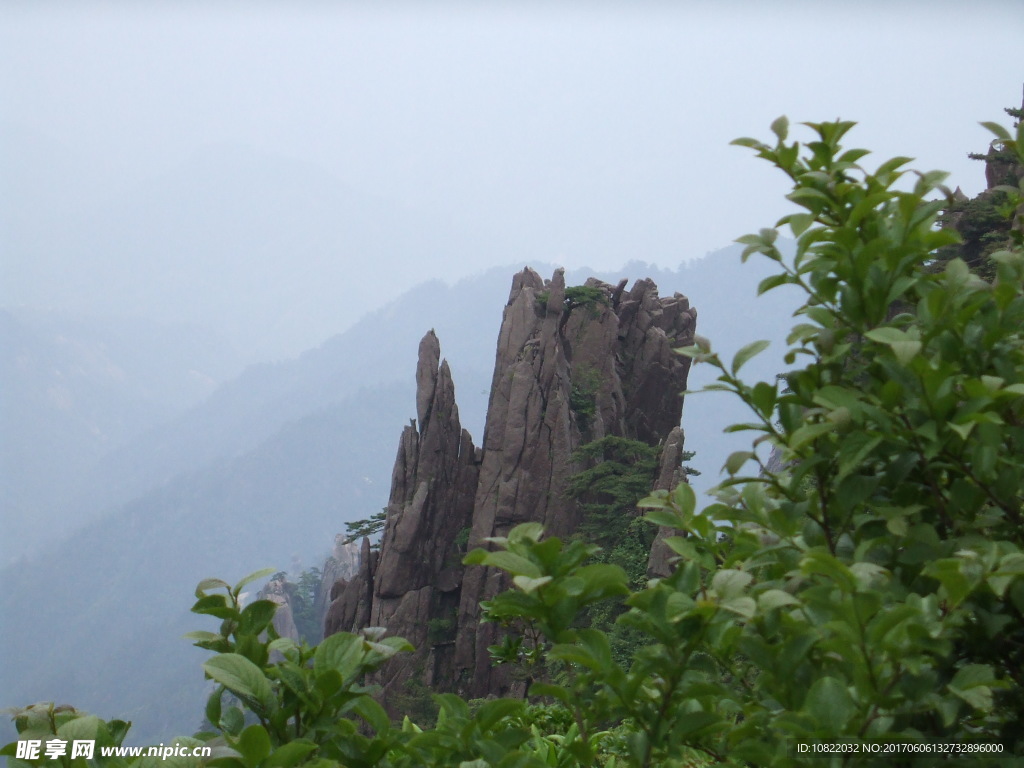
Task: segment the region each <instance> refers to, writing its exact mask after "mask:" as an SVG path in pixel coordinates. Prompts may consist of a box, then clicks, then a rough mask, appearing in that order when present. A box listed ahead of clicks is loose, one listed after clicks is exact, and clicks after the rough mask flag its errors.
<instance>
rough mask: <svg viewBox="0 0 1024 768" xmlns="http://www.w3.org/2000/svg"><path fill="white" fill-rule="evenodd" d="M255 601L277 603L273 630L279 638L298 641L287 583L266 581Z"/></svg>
mask: <svg viewBox="0 0 1024 768" xmlns="http://www.w3.org/2000/svg"><path fill="white" fill-rule="evenodd" d="M256 599H257V600H270V601H271V602H272V603H277V611H276V612H275V613H274V629H275V630H276V631H277V634H278V636H279V637H287V638H291V639H292V640H298V639H299V630H298V627H296V626H295V615H294V614H293V613H292V600H291V595H290V594H289V593H288V583H287V582H286V581H285V580H284V579H280V578H278V579H271V580H270V581H268V582H267V583H266V585H265V586H264V587H263V589H261V590H260V591H259V592H258V593H257V595H256Z"/></svg>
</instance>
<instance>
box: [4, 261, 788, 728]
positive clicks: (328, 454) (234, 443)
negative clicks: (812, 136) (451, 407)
mask: <svg viewBox="0 0 1024 768" xmlns="http://www.w3.org/2000/svg"><path fill="white" fill-rule="evenodd" d="M737 251H738V249H729V250H727V251H724V252H722V253H719V254H715V255H713V256H709V257H707V258H705V259H703V260H700V261H698V262H696V263H694V264H692V265H690V266H688V267H686V268H683V269H680V270H677V271H671V270H660V269H657V268H654V267H650V266H648V265H644V264H642V263H633V264H630V265H627V266H625V267H624V268H623V269H622V270H620V271H619V272H616V273H614V274H606V275H603V276H602V277H604V278H606V279H608V280H609V281H613V282H614V281H617V280H618V279H620V278H621V277H630V278H631V279H636V278H637V277H651V278H653V279H654V280H655V281H656V282H657V283H658V284H659V286H660V287H661V291H662V292H663V293H671V292H673V291H675V290H678V291H680V292H683V293H685V294H686V295H688V296H689V297H690V298H691V302H692V303H693V304H694V305H695V306H697V307H698V325H699V328H700V330H701V332H702V333H703V334H705V335H708V336H710V337H711V338H712V339H714V340H715V343H716V344H718V343H719V341H718V340H719V339H721V342H720V343H721V347H722V349H723V354H730V353H731V350H733V349H735V348H737V347H738V346H740V345H741V341H743V340H752V339H753V337H754V336H757V337H758V338H762V337H765V336H766V335H769V336H770V335H774V336H775V337H776V338H777V337H778V336H779V335H780V334H781V333H782V330H781V329H783V328H785V327H788V311H787V308H786V306H785V302H784V301H782V297H773V296H771V295H769V296H767V297H764V298H762V299H760V300H758V301H757V302H756V303H755V300H754V298H753V297H754V294H755V286H756V283H757V280H758V278H759V276H760V275H762V274H763V273H764V270H765V268H764V266H763V265H756V264H751V265H747V266H746V267H743V268H740V266H739V259H738V252H737ZM533 266H534V267H535V268H537V269H539V270H542V272H547V273H550V272H551V271H553V269H554V267H553V266H551V265H540V264H535V265H533ZM516 269H517V266H510V267H508V268H498V269H493V270H489V271H488V272H486V273H484V274H482V275H480V276H478V277H476V278H472V279H467V280H463V281H460V282H457V283H455V284H454V285H449V284H447V283H444V282H442V281H432V282H428V283H424V284H422V285H420V286H417V287H416V288H414V289H413V290H411V291H409V292H407V293H405V294H403V295H401V296H398V297H395V298H393V299H392V300H391V301H389V302H387V303H385V304H384V305H383V306H382V307H380V308H379V309H378V310H376V311H375V312H372V313H370V314H368V315H367V316H365V317H364V318H363V319H362V320H361V321H360V322H358V323H357V324H355V325H354V326H352V327H351V328H350V329H349V330H348V331H346V332H345V333H343V334H340V335H338V336H336V337H333V338H331V339H329V340H328V341H326V342H325V343H324V344H322V345H320V346H319V347H317V348H315V349H311V350H309V351H307V352H306V353H304V354H303V355H301V356H299V357H298V358H295V359H292V360H288V361H284V362H279V363H274V364H263V365H257V366H252V367H249V368H247V369H246V370H245V371H244V372H243V373H241V374H240V375H239V376H237V377H235V378H233V379H231V380H229V381H227V382H225V383H224V384H222V385H221V386H220V387H219V388H218V389H217V390H215V391H214V392H213V393H212V394H210V395H209V396H208V397H206V398H205V399H204V400H202V401H201V402H199V403H198V404H197V405H194V406H193V407H192V408H189V409H187V410H185V411H184V412H183V413H181V414H179V415H177V416H175V417H174V418H171V419H170V420H167V421H165V422H163V423H161V424H159V425H157V426H153V427H150V428H148V429H144V430H142V431H140V432H139V433H138V434H136V435H135V436H133V437H130V438H128V439H126V440H125V441H124V442H123V443H122V444H121V445H120V446H119V447H116V448H113V449H111V450H109V451H107V452H106V453H103V455H101V456H100V457H99V458H98V459H95V460H94V461H93V462H92V464H91V465H90V468H89V469H88V470H83V471H81V472H80V473H79V474H78V475H77V476H76V477H73V478H63V480H62V482H64V483H65V484H66V485H67V487H66V488H65V489H64V492H63V494H62V497H63V498H65V499H68V498H71V499H73V500H72V501H69V502H67V503H66V504H64V505H63V506H62V507H61V511H62V512H63V513H64V514H65V515H66V517H65V518H64V519H63V521H62V523H61V524H60V526H59V530H60V531H61V533H62V534H64V540H63V542H62V543H54V542H53V540H54V538H56V536H57V535H59V534H56V533H55V531H54V529H53V527H52V526H45V527H44V529H43V530H41V531H40V530H36V531H32V532H31V534H32V535H33V536H35V538H36V540H37V541H45V543H46V548H45V549H44V550H41V551H39V552H37V553H36V554H35V555H34V556H32V557H30V558H27V559H25V558H22V559H21V560H19V561H18V562H16V563H14V564H10V565H8V567H6V568H5V569H4V570H3V578H4V580H5V583H6V584H8V585H9V588H8V589H5V590H4V591H3V593H2V598H0V600H2V603H0V610H2V611H3V612H4V615H5V616H9V617H12V618H13V620H14V621H16V622H18V623H19V624H21V623H22V622H23V623H24V624H22V625H25V626H27V625H31V624H32V623H34V622H39V621H46V622H49V623H50V624H52V625H60V626H66V627H68V628H72V627H73V628H74V631H69V632H57V633H44V634H43V635H42V636H39V635H37V634H35V633H25V634H14V635H11V636H5V640H4V643H5V645H6V646H7V647H6V652H7V653H8V654H9V655H8V656H7V657H8V658H21V659H25V660H26V661H25V663H23V664H20V665H18V666H16V667H11V666H7V667H4V668H3V672H2V674H3V678H2V679H0V690H4V691H8V692H10V695H11V696H12V700H13V701H12V703H13V702H17V701H30V700H37V699H48V698H55V699H59V700H62V701H64V700H67V701H74V702H76V704H77V705H79V706H83V707H85V708H87V709H94V710H97V711H100V712H103V713H105V714H107V715H109V716H114V715H115V714H118V713H120V714H121V715H125V716H129V717H132V718H133V719H134V720H135V721H136V724H137V727H138V731H137V735H138V738H142V739H145V738H146V737H151V738H157V737H166V736H167V735H168V734H170V733H172V732H180V731H182V730H183V729H184V730H188V729H190V728H193V727H195V724H193V723H188V722H183V721H182V718H184V717H186V713H190V712H197V711H199V710H198V709H197V706H198V702H199V699H200V698H201V693H202V682H201V677H202V676H201V672H200V670H199V666H198V665H199V663H200V661H201V654H200V653H199V652H198V651H192V650H191V649H189V647H188V643H187V642H186V641H184V640H182V639H180V635H181V634H182V633H183V632H184V631H187V630H188V629H193V628H197V627H198V625H197V624H196V622H194V621H191V619H190V617H189V616H188V615H187V614H186V613H185V612H186V611H187V608H188V605H189V604H190V599H191V598H190V596H191V591H192V588H193V587H194V584H195V582H197V581H198V580H199V579H201V578H203V577H206V576H212V575H217V576H220V577H223V578H227V579H233V578H238V577H240V576H241V575H244V573H247V572H248V571H251V570H255V569H257V568H261V567H264V566H268V565H269V566H273V567H279V568H285V569H287V568H289V567H291V564H293V563H294V562H295V561H296V560H298V561H300V562H301V563H302V565H303V567H308V566H311V565H319V564H320V563H321V562H322V559H323V557H324V556H325V555H326V553H327V551H328V549H329V547H330V545H331V543H332V541H333V536H334V534H335V533H338V532H340V531H342V530H343V529H344V523H345V522H346V521H349V520H353V519H358V518H362V517H366V516H368V515H370V514H372V513H374V512H376V511H377V510H379V509H380V508H381V507H382V506H383V505H384V504H385V503H386V500H387V493H388V484H389V477H388V475H389V472H390V467H391V464H392V462H393V458H394V452H395V450H396V447H397V441H398V435H399V433H400V430H401V427H402V425H403V424H404V423H406V422H407V420H408V419H409V418H410V417H411V416H413V415H414V412H415V404H414V385H413V370H414V366H415V359H416V357H415V350H416V345H417V343H418V341H419V339H420V337H421V336H422V334H423V333H424V332H425V331H426V330H428V329H430V328H434V329H435V330H436V332H437V334H438V336H439V338H440V339H441V344H442V354H444V355H445V356H446V357H447V358H448V360H449V361H450V364H451V366H452V371H453V376H454V378H455V385H456V388H457V392H458V397H459V401H460V406H461V410H462V411H463V414H464V417H463V418H464V422H465V424H466V425H467V426H468V428H469V429H470V430H471V431H472V432H474V434H476V435H479V434H480V429H481V425H482V421H483V412H484V409H485V407H486V401H487V392H488V388H489V386H490V377H491V368H492V366H493V361H494V346H495V343H496V338H495V337H496V333H497V328H498V325H499V322H500V314H501V310H502V308H503V306H504V303H505V299H506V297H507V294H508V288H509V283H510V280H511V276H512V274H513V272H514V271H515V270H516ZM587 276H589V274H583V273H581V272H572V273H569V274H568V275H567V282H568V283H569V284H575V283H578V282H582V280H583V279H585V277H587ZM723 286H728V287H727V288H726V287H723ZM705 307H706V309H705ZM750 317H756V318H758V320H757V322H756V323H755V324H754V325H755V327H753V328H752V327H749V326H750V325H751V324H750V322H749V320H748V319H747V318H750ZM769 331H770V332H771V333H767V334H766V332H769ZM751 334H753V335H751ZM733 339H735V341H733ZM154 343H156V342H155V341H154ZM776 347H778V345H777V344H776ZM158 358H159V359H161V360H166V359H167V358H165V357H163V356H158ZM758 362H759V363H760V369H759V370H756V369H755V368H754V364H753V363H752V364H751V373H752V374H753V373H760V374H761V375H763V376H767V377H771V376H772V375H774V373H775V372H776V371H778V370H780V369H781V362H780V361H779V360H778V356H777V355H776V356H775V358H770V357H768V356H766V357H765V359H764V360H763V361H762V360H759V361H758ZM701 375H702V372H701V371H700V366H698V367H697V368H696V369H695V370H694V374H693V376H692V378H691V382H692V383H693V385H694V386H697V385H698V382H699V380H700V378H701ZM15 378H17V377H15ZM101 383H102V382H98V384H97V385H99V384H101ZM716 397H717V398H719V399H721V398H720V396H719V395H701V396H694V397H691V398H690V399H688V401H687V405H686V407H685V412H684V424H685V426H686V429H687V433H688V447H689V448H690V449H692V450H696V451H697V452H698V457H697V458H696V459H695V460H694V461H693V462H692V463H693V464H694V465H695V466H697V467H699V468H700V469H701V470H702V471H703V472H704V475H703V476H702V478H698V482H699V484H700V485H699V487H707V486H708V485H709V484H710V483H712V482H713V480H714V477H715V476H717V472H718V470H719V468H720V466H721V462H722V461H723V459H724V455H725V454H726V453H727V452H728V450H730V448H729V446H728V445H727V444H726V443H723V441H722V439H721V435H720V434H718V433H720V431H721V428H722V426H724V424H725V423H728V421H734V420H736V418H734V413H730V412H729V411H728V409H725V408H723V407H722V404H721V403H716V402H715V400H714V399H712V398H716ZM60 413H62V414H63V415H65V416H68V417H70V416H71V415H72V414H73V413H74V411H73V410H72V411H71V412H68V411H61V412H60ZM50 415H51V416H52V415H53V414H50ZM723 420H724V421H723ZM29 434H31V430H29ZM40 450H42V449H40ZM81 463H82V464H83V465H84V464H88V462H86V461H83V462H81ZM190 621H191V623H190ZM136 649H143V651H142V652H141V653H136ZM83 658H88V659H90V661H89V663H88V664H87V665H85V666H84V667H83V664H82V659H83ZM155 659H159V660H160V661H159V663H157V662H156V661H155ZM32 660H35V661H32ZM126 675H127V676H128V677H130V678H131V679H133V680H135V682H134V683H133V684H132V685H131V686H130V690H128V689H127V688H126V687H125V686H124V684H123V681H124V680H125V679H126ZM188 680H192V681H193V682H192V683H191V684H188V683H187V682H183V681H188ZM169 689H171V690H174V691H175V694H174V695H166V693H160V691H161V690H164V691H166V690H169Z"/></svg>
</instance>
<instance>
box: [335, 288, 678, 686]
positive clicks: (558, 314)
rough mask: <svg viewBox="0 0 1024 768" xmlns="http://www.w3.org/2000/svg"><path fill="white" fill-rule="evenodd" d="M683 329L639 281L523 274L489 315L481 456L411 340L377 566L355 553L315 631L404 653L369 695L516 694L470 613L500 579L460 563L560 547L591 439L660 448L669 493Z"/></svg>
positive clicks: (433, 357)
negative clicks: (545, 542) (503, 549)
mask: <svg viewBox="0 0 1024 768" xmlns="http://www.w3.org/2000/svg"><path fill="white" fill-rule="evenodd" d="M695 323H696V312H695V311H694V310H693V309H691V308H690V306H689V302H688V300H687V299H686V297H684V296H682V295H680V294H675V295H674V296H672V297H664V298H663V297H660V296H659V295H658V290H657V286H655V285H654V283H653V282H652V281H650V280H641V281H637V282H636V283H635V284H634V285H633V287H632V288H630V289H629V290H627V288H626V281H622V282H621V283H620V284H619V285H617V286H612V285H609V284H607V283H603V282H600V281H598V280H595V279H590V280H588V281H587V283H586V284H585V285H584V286H576V287H571V288H567V287H566V285H565V282H564V278H563V275H562V272H561V270H559V271H557V272H556V273H555V275H554V276H553V277H552V279H551V280H548V281H545V280H543V279H541V277H540V276H539V275H538V274H537V273H535V272H533V271H532V270H529V269H527V270H524V271H523V272H521V273H519V274H518V275H516V276H515V277H514V279H513V282H512V290H511V292H510V294H509V299H508V303H507V305H506V307H505V312H504V317H503V320H502V325H501V330H500V333H499V339H498V349H497V355H496V359H495V365H494V377H493V380H492V386H491V395H490V402H489V406H488V411H487V421H486V427H485V432H484V439H483V444H482V447H476V446H475V445H474V444H473V441H472V439H471V437H470V435H469V433H468V432H466V431H465V430H464V429H462V427H461V425H460V422H459V413H458V407H457V405H456V403H455V390H454V385H453V383H452V377H451V372H450V370H449V368H448V364H447V362H445V361H442V360H441V357H440V344H439V342H438V340H437V338H436V336H435V335H434V333H433V332H430V333H428V334H427V335H426V336H425V337H424V339H423V341H422V342H421V343H420V349H419V361H418V363H417V367H416V382H417V394H416V412H417V418H416V420H415V421H413V422H412V423H411V424H410V425H409V426H407V427H406V428H405V430H404V432H403V434H402V438H401V441H400V444H399V450H398V456H397V459H396V462H395V469H394V473H393V475H392V486H391V496H390V500H389V503H388V508H387V522H386V527H385V530H384V534H383V538H382V542H381V548H380V552H379V555H375V553H371V552H370V548H369V544H368V543H364V546H363V558H362V562H361V566H360V571H359V574H358V575H356V576H355V577H354V578H352V579H351V580H349V581H344V580H342V581H338V582H336V583H335V585H334V588H333V589H332V594H331V598H332V601H333V602H332V603H331V605H330V608H329V610H328V614H327V620H326V625H325V631H326V633H327V634H331V633H333V632H338V631H350V630H352V629H356V628H359V627H363V626H385V627H387V628H388V631H389V633H391V634H395V635H401V636H403V637H406V638H407V639H409V641H410V642H412V644H413V645H415V646H416V648H417V651H416V653H414V654H410V655H407V656H405V657H403V658H400V659H399V660H398V661H397V662H393V663H391V664H390V665H389V666H388V667H387V668H386V670H385V672H384V673H383V674H382V676H381V679H380V680H379V682H380V683H382V684H383V685H384V689H385V694H387V692H388V691H389V690H391V691H393V690H396V689H397V686H400V685H402V684H403V683H404V682H407V681H409V680H410V679H414V678H416V679H420V680H422V682H423V683H425V684H426V685H428V686H430V687H432V688H435V689H440V690H456V691H458V692H460V693H461V694H463V695H467V696H471V697H476V696H484V695H487V694H490V693H494V694H499V695H500V694H504V693H510V692H511V693H517V692H518V691H517V688H516V684H515V683H514V681H512V680H511V679H510V678H508V676H507V674H506V671H505V670H504V669H503V668H500V667H497V668H495V667H492V666H491V664H490V658H489V655H488V653H487V646H489V645H492V644H494V643H495V642H496V641H497V635H498V628H497V627H495V626H493V625H489V624H480V608H479V603H480V601H481V600H486V599H488V598H490V597H492V596H493V595H494V594H496V593H497V592H499V591H501V590H502V589H505V588H506V586H507V585H506V583H505V580H504V578H503V577H502V575H501V574H500V573H497V572H493V571H491V570H488V569H483V568H470V569H466V568H464V567H463V566H462V565H461V559H462V556H463V554H464V553H465V552H466V551H467V549H471V548H473V547H476V546H480V545H482V544H483V543H484V540H485V539H486V538H487V537H490V536H501V535H504V534H505V533H507V532H508V530H509V529H510V528H512V527H513V526H515V525H517V524H518V523H521V522H526V521H538V522H541V523H543V524H544V526H545V528H546V530H547V531H548V533H549V534H552V535H560V536H566V535H569V534H571V533H572V532H573V531H574V530H575V529H576V527H577V526H578V525H579V523H580V520H581V511H580V508H579V505H578V504H577V502H576V501H574V500H572V499H570V498H569V497H568V496H567V494H566V489H567V486H568V483H569V480H570V478H571V477H572V476H573V475H574V474H576V473H578V472H579V471H581V470H582V469H584V468H585V467H583V466H582V465H581V464H580V463H579V462H580V460H579V459H577V458H575V457H574V454H575V452H576V451H577V449H579V448H580V447H581V446H582V445H585V444H586V443H589V442H591V441H593V440H597V439H600V438H602V437H604V436H607V435H615V436H621V437H627V438H632V439H637V440H642V441H643V442H646V443H648V444H650V445H659V444H664V445H665V446H666V450H664V452H663V456H662V471H661V474H660V476H659V480H658V485H665V486H667V485H669V484H674V483H675V482H677V481H678V479H680V473H679V471H678V468H679V464H680V458H681V452H682V432H681V431H680V430H679V422H680V418H681V415H682V395H681V392H682V391H683V390H684V389H685V388H686V378H687V373H688V370H689V360H688V359H687V358H683V357H681V356H679V355H677V354H675V353H674V352H673V349H674V348H675V347H678V346H684V345H687V344H691V343H692V341H693V332H694V327H695ZM385 698H387V696H386V695H385Z"/></svg>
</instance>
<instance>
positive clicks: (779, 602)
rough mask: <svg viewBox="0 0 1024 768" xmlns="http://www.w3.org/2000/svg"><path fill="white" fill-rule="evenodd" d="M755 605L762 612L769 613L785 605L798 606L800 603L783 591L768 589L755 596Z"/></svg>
mask: <svg viewBox="0 0 1024 768" xmlns="http://www.w3.org/2000/svg"><path fill="white" fill-rule="evenodd" d="M757 604H758V607H760V609H761V610H762V611H771V610H773V609H775V608H781V607H783V606H786V605H800V601H799V600H797V599H796V598H795V597H793V595H791V594H789V592H786V591H784V590H781V589H768V590H765V591H764V592H762V593H761V594H759V595H758V596H757Z"/></svg>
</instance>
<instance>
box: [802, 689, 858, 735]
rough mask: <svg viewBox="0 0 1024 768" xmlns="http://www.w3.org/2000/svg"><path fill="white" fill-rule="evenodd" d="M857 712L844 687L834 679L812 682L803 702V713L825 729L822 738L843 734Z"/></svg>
mask: <svg viewBox="0 0 1024 768" xmlns="http://www.w3.org/2000/svg"><path fill="white" fill-rule="evenodd" d="M856 711H857V706H856V704H855V703H854V701H853V697H852V696H850V692H849V691H848V690H847V689H846V686H845V685H844V684H843V683H842V682H841V681H839V680H837V679H836V678H834V677H822V678H819V679H818V680H815V681H814V684H813V685H812V686H811V689H810V690H809V691H808V692H807V699H806V700H805V701H804V712H806V713H807V715H808V716H809V717H811V718H813V721H814V722H819V723H821V724H822V725H823V726H824V727H825V729H826V730H825V733H823V734H822V736H823V737H829V736H837V735H839V734H841V733H843V729H844V728H845V727H846V724H847V723H848V722H849V721H850V718H851V717H853V715H854V713H855V712H856Z"/></svg>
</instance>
